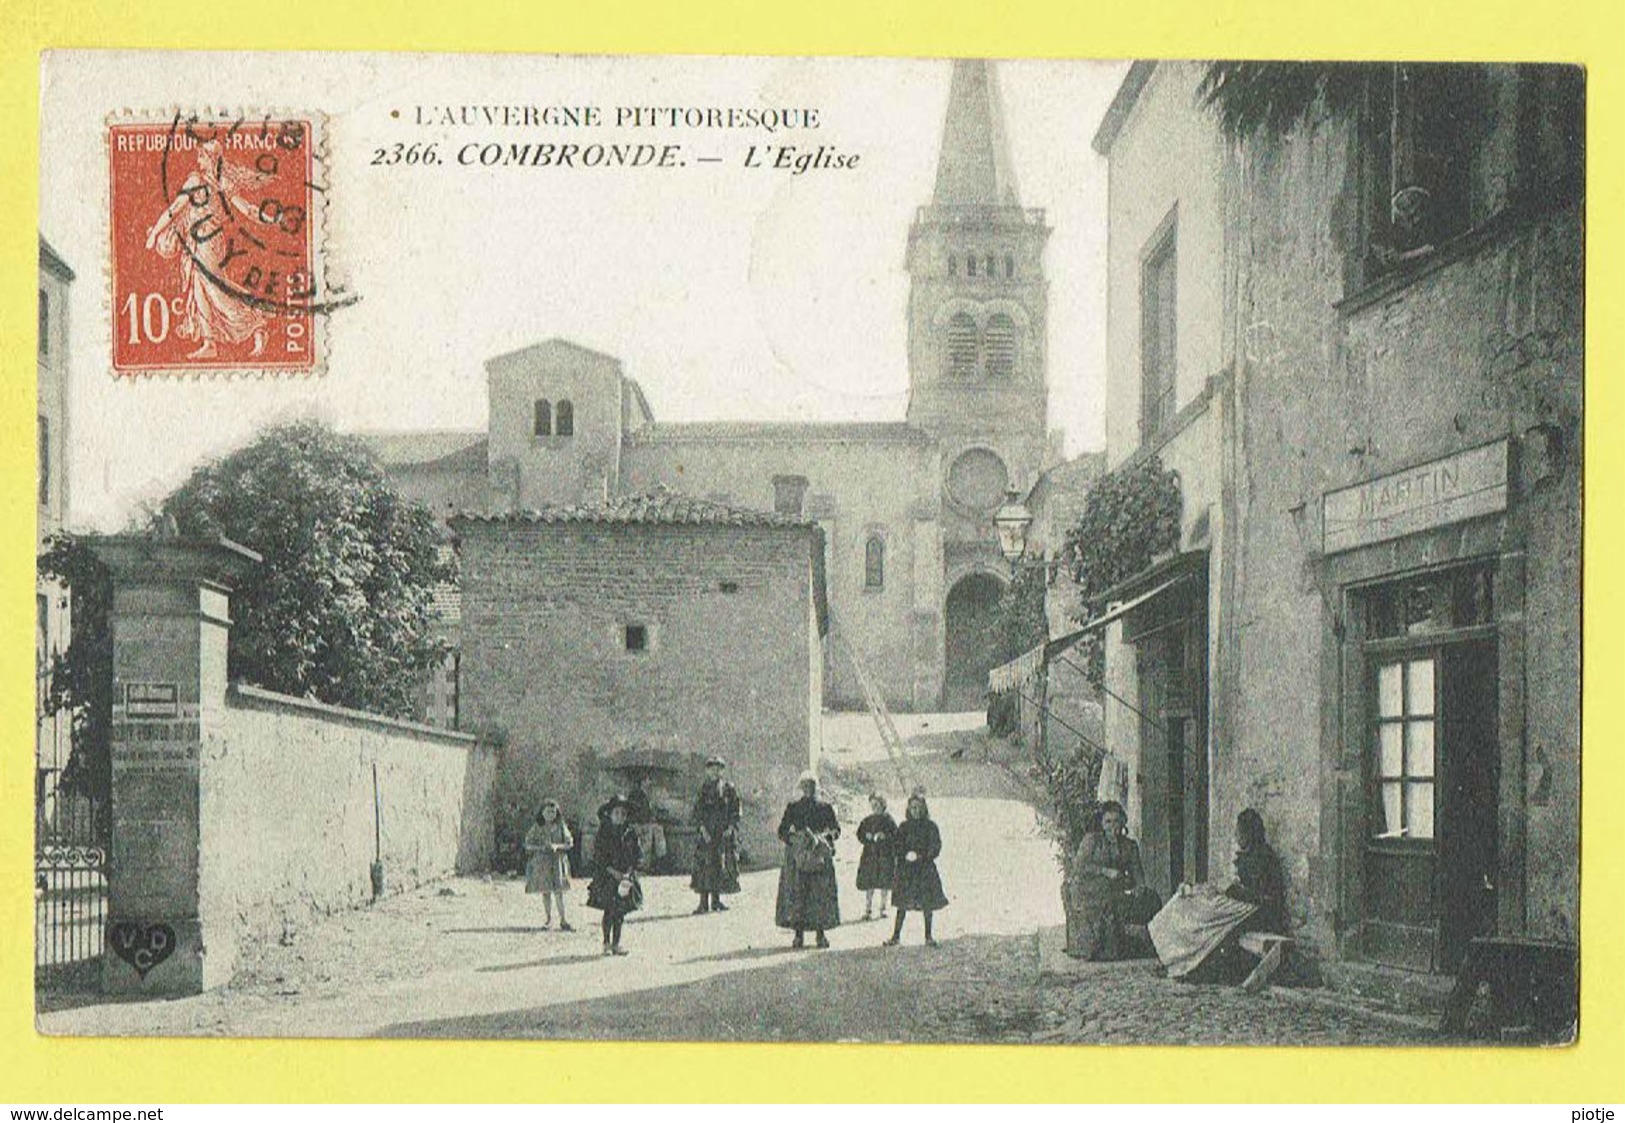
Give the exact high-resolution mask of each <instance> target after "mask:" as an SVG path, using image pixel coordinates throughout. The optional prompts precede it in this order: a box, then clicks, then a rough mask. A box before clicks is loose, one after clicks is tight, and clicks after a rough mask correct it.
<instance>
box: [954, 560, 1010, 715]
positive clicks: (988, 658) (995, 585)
mask: <svg viewBox="0 0 1625 1123" xmlns="http://www.w3.org/2000/svg"><path fill="white" fill-rule="evenodd" d="M1003 594H1004V582H1002V581H1000V580H999V579H998V578H997V577H995V576H993V575H992V574H991V573H971V574H967V575H966V576H964V577H961V578H960V579H959V580H958V581H956V582H955V583H954V585H953V588H951V589H949V590H948V603H947V607H946V609H945V611H944V613H943V622H944V624H945V626H946V632H947V634H946V636H945V637H944V638H945V640H946V651H945V652H944V655H945V663H946V666H945V667H944V668H943V670H944V674H943V681H942V708H943V709H944V710H980V709H982V708H983V707H984V706H985V705H986V704H987V673H988V672H989V671H991V670H992V669H993V668H994V667H996V666H998V665H999V663H1000V661H1001V660H1000V658H999V654H1000V653H999V643H998V619H999V598H1000V597H1001V596H1003Z"/></svg>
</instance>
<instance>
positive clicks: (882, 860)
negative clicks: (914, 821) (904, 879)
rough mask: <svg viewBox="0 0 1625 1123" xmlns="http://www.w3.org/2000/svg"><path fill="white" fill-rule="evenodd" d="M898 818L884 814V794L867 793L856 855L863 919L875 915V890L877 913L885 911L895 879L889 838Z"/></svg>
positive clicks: (895, 853)
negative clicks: (859, 850)
mask: <svg viewBox="0 0 1625 1123" xmlns="http://www.w3.org/2000/svg"><path fill="white" fill-rule="evenodd" d="M896 835H897V820H895V819H893V818H892V817H891V816H890V815H888V814H886V797H885V796H883V795H881V794H880V793H879V792H876V793H874V794H873V795H871V796H870V797H869V815H868V817H867V818H865V819H864V820H863V822H861V823H859V824H858V841H859V842H861V843H863V857H861V858H859V859H858V888H859V889H862V890H863V919H865V920H868V919H870V918H871V917H873V916H874V903H875V893H876V891H879V893H880V915H881V916H883V917H884V916H885V915H886V900H887V898H888V897H890V896H891V887H892V882H893V881H895V880H896V879H897V852H896V851H895V850H894V849H893V848H892V842H893V840H894V839H895V838H896Z"/></svg>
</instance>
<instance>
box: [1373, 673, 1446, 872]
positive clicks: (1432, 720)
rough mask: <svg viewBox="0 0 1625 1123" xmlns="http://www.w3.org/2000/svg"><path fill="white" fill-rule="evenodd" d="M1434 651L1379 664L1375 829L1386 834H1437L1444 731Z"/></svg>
mask: <svg viewBox="0 0 1625 1123" xmlns="http://www.w3.org/2000/svg"><path fill="white" fill-rule="evenodd" d="M1437 668H1438V660H1437V659H1436V658H1435V657H1434V656H1432V655H1425V656H1421V657H1418V658H1406V659H1396V660H1394V661H1392V662H1387V663H1381V664H1379V665H1378V666H1377V712H1376V723H1375V725H1376V730H1375V736H1374V740H1373V742H1372V753H1373V755H1374V756H1375V761H1374V763H1375V767H1374V768H1373V769H1372V777H1373V779H1372V782H1373V785H1374V787H1375V792H1374V793H1373V794H1374V796H1375V801H1374V802H1375V808H1374V810H1375V817H1374V822H1375V829H1374V830H1373V832H1372V833H1373V834H1374V835H1375V836H1376V837H1377V838H1383V839H1424V840H1426V839H1431V838H1433V782H1434V747H1435V744H1436V742H1437V736H1438V718H1437V716H1436V713H1435V702H1434V699H1435V697H1436V691H1435V679H1436V677H1437V675H1436V671H1437Z"/></svg>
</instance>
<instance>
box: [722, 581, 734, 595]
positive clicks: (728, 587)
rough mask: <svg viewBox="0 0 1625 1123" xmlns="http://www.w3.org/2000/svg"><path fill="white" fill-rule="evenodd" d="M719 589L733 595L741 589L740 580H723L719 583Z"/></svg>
mask: <svg viewBox="0 0 1625 1123" xmlns="http://www.w3.org/2000/svg"><path fill="white" fill-rule="evenodd" d="M717 589H718V590H719V591H721V592H724V593H728V594H729V595H732V594H734V593H737V592H738V591H739V582H737V581H724V582H722V583H721V584H719V585H718V586H717Z"/></svg>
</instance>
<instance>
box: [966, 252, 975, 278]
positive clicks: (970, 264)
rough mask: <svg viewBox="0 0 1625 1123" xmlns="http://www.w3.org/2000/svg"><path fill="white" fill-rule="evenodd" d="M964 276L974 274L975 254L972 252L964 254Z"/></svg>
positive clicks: (972, 275)
mask: <svg viewBox="0 0 1625 1123" xmlns="http://www.w3.org/2000/svg"><path fill="white" fill-rule="evenodd" d="M965 276H967V277H974V276H976V255H975V254H973V253H968V254H966V255H965Z"/></svg>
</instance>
